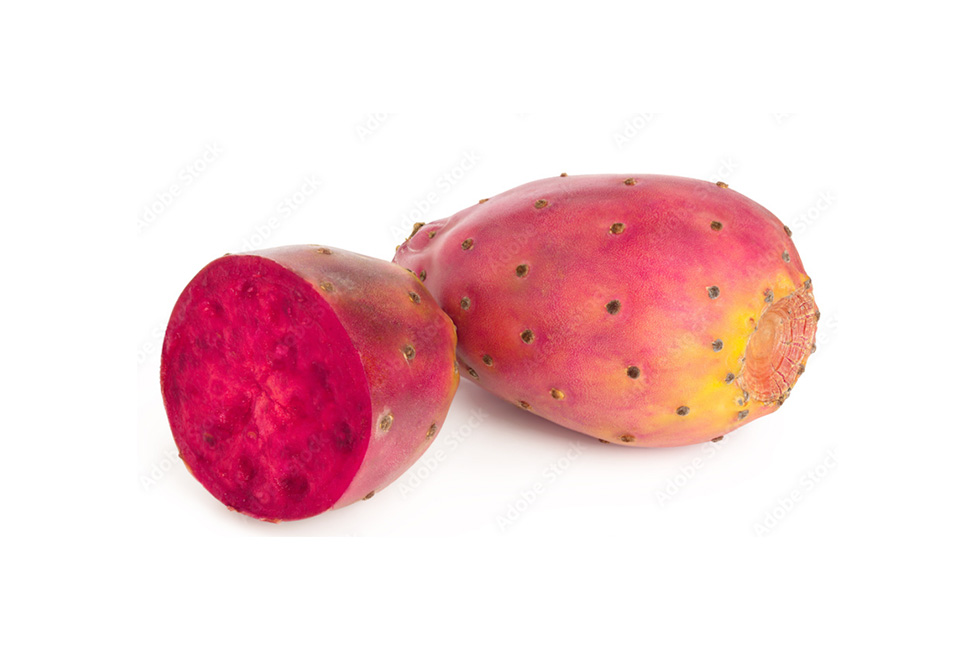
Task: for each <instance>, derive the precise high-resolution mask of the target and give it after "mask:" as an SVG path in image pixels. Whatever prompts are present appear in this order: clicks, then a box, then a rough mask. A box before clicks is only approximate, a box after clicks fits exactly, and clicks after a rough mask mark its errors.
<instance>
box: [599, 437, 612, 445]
mask: <svg viewBox="0 0 975 650" xmlns="http://www.w3.org/2000/svg"><path fill="white" fill-rule="evenodd" d="M596 440H598V441H599V442H601V443H603V444H604V445H608V444H610V442H609V440H603V439H602V438H596Z"/></svg>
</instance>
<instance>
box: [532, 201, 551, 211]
mask: <svg viewBox="0 0 975 650" xmlns="http://www.w3.org/2000/svg"><path fill="white" fill-rule="evenodd" d="M546 205H548V201H546V200H545V199H538V200H537V201H535V209H537V210H541V209H542V208H544V207H545V206H546Z"/></svg>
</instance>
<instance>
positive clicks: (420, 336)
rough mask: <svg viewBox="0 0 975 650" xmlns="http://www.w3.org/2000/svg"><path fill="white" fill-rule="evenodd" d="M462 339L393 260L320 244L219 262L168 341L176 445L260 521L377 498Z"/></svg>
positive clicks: (407, 453) (408, 456)
mask: <svg viewBox="0 0 975 650" xmlns="http://www.w3.org/2000/svg"><path fill="white" fill-rule="evenodd" d="M456 342H457V339H456V333H455V329H454V326H453V324H452V323H451V322H450V319H448V318H447V316H446V315H445V314H444V313H443V311H441V310H440V308H439V307H437V304H436V302H435V301H434V300H433V298H432V297H431V296H430V294H429V293H428V292H427V290H426V289H425V288H424V287H423V285H422V284H421V283H420V282H419V281H418V280H417V279H416V278H415V277H414V276H413V275H411V274H410V273H408V272H406V271H405V270H403V269H402V268H400V267H398V266H396V265H394V264H390V263H389V262H385V261H381V260H377V259H373V258H370V257H364V256H362V255H357V254H355V253H350V252H347V251H343V250H339V249H337V248H331V249H329V248H322V247H319V246H289V247H284V248H273V249H270V250H264V251H258V252H255V253H251V254H247V255H227V256H224V257H221V258H219V259H217V260H216V261H214V262H211V263H210V264H209V265H207V266H206V268H204V269H203V270H202V271H200V272H199V274H197V276H196V277H195V278H193V280H192V281H191V282H190V283H189V285H187V287H186V288H185V289H184V290H183V293H182V294H181V295H180V297H179V299H178V301H177V302H176V307H175V308H174V309H173V313H172V316H171V318H170V320H169V326H168V328H167V330H166V337H165V340H164V342H163V351H162V370H161V379H162V393H163V399H164V401H165V405H166V413H167V415H168V416H169V423H170V426H171V428H172V431H173V437H174V438H175V440H176V446H177V447H178V448H179V453H180V456H181V457H182V459H183V461H184V462H185V464H186V466H187V468H189V470H190V472H191V473H192V474H193V476H195V477H196V478H197V480H199V482H200V483H202V484H203V486H204V487H205V488H206V489H207V490H209V491H210V493H211V494H213V496H215V497H216V498H217V499H219V500H220V501H221V502H223V503H224V504H225V505H227V506H228V507H229V508H231V509H232V510H237V511H240V512H242V513H244V514H247V515H250V516H252V517H256V518H259V519H265V520H271V521H280V520H290V519H301V518H304V517H310V516H312V515H316V514H318V513H321V512H323V511H325V510H328V509H331V508H338V507H341V506H345V505H347V504H349V503H352V502H354V501H358V500H360V499H364V498H369V497H371V496H372V495H373V494H374V493H375V492H376V491H377V490H381V489H382V488H383V487H385V486H386V485H388V484H389V483H391V482H392V481H393V480H394V479H395V478H396V477H398V476H399V475H400V474H402V473H403V471H405V470H406V469H407V468H408V467H409V466H410V465H411V464H412V463H413V462H414V461H416V460H417V459H418V458H419V457H420V455H421V454H422V453H423V452H424V450H426V448H427V447H428V446H429V445H430V443H431V441H432V440H433V438H434V436H435V435H436V434H437V431H438V429H439V428H440V426H441V425H442V424H443V421H444V417H445V416H446V414H447V408H448V407H449V405H450V402H451V399H453V396H454V392H455V391H456V389H457V384H458V382H459V375H458V371H457V364H456V362H455V358H454V353H455V346H456Z"/></svg>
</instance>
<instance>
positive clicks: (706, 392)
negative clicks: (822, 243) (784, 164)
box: [393, 174, 819, 447]
mask: <svg viewBox="0 0 975 650" xmlns="http://www.w3.org/2000/svg"><path fill="white" fill-rule="evenodd" d="M393 261H394V262H397V263H398V264H401V265H402V266H404V267H406V268H408V269H410V270H412V271H413V272H414V273H416V274H417V276H418V277H419V278H420V279H421V280H423V281H424V283H425V285H426V287H427V289H429V290H430V292H431V293H432V294H433V296H434V297H435V298H436V299H437V301H438V302H439V303H440V305H441V307H442V308H443V309H444V311H446V312H447V314H448V315H449V316H450V317H451V318H452V319H453V321H454V323H455V324H456V326H457V332H458V351H457V356H458V359H459V360H460V361H461V363H462V365H463V366H464V369H465V371H466V373H467V375H468V377H469V378H470V379H472V380H473V381H474V382H476V383H478V384H480V385H481V386H482V387H484V388H486V389H487V390H489V391H491V392H493V393H495V394H496V395H498V396H500V397H502V398H503V399H505V400H508V401H509V402H512V403H513V404H516V405H518V406H519V407H521V408H523V409H526V410H528V411H531V412H532V413H535V414H537V415H540V416H542V417H544V418H547V419H549V420H552V421H553V422H557V423H559V424H561V425H564V426H566V427H569V428H571V429H575V430H576V431H581V432H583V433H586V434H588V435H591V436H595V437H597V438H599V439H601V440H603V441H606V442H612V443H617V444H624V445H634V446H646V447H656V446H675V445H686V444H692V443H698V442H704V441H707V440H711V439H714V438H716V437H718V436H722V435H724V434H725V433H728V432H729V431H731V430H733V429H736V428H737V427H739V426H741V425H743V424H745V423H747V422H749V421H751V420H754V419H755V418H758V417H761V416H763V415H767V414H769V413H771V412H773V411H775V410H776V409H777V408H778V407H779V406H780V405H781V404H782V402H783V401H784V400H785V399H786V398H787V397H788V396H789V393H790V391H791V390H792V387H793V385H794V384H795V382H796V380H797V379H798V377H799V375H800V374H802V372H803V371H804V369H805V364H806V360H807V358H808V357H809V354H810V353H811V352H812V351H813V350H814V348H815V333H816V321H817V320H818V319H819V312H818V310H817V308H816V303H815V301H814V300H813V294H812V286H811V281H810V279H809V276H808V275H806V272H805V270H804V269H803V266H802V262H801V261H800V260H799V254H798V252H797V251H796V248H795V246H794V245H793V243H792V240H791V233H790V231H789V229H788V228H787V227H786V226H784V225H783V224H782V222H780V221H779V220H778V219H777V218H776V217H775V216H774V215H772V213H770V212H769V211H768V210H766V209H765V208H763V207H762V206H760V205H758V204H757V203H755V202H753V201H751V200H749V199H748V198H746V197H744V196H742V195H741V194H738V193H737V192H735V191H733V190H731V189H730V188H728V186H727V185H726V184H725V183H717V184H715V183H707V182H704V181H698V180H692V179H687V178H678V177H673V176H652V175H643V176H632V177H630V176H612V175H600V176H578V177H572V176H566V175H565V174H563V175H562V176H560V177H556V178H551V179H546V180H540V181H536V182H533V183H528V184H526V185H522V186H520V187H517V188H515V189H512V190H510V191H507V192H504V193H502V194H499V195H497V196H494V197H491V198H490V199H483V200H481V202H480V203H478V204H476V205H473V206H471V207H469V208H467V209H466V210H463V211H461V212H459V213H457V214H456V215H454V216H453V217H450V218H449V219H445V220H441V221H436V222H433V223H428V224H417V227H416V228H415V229H414V232H413V234H412V235H411V236H410V238H409V239H408V240H407V242H406V243H405V244H403V245H402V246H400V247H399V249H398V250H397V253H396V256H395V258H394V260H393Z"/></svg>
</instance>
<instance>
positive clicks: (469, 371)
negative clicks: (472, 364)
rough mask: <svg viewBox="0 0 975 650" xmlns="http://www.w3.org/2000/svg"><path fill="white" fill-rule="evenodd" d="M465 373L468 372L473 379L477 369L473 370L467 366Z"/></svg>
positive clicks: (475, 376)
mask: <svg viewBox="0 0 975 650" xmlns="http://www.w3.org/2000/svg"><path fill="white" fill-rule="evenodd" d="M467 374H469V375H470V376H471V377H473V378H474V379H477V371H476V370H474V369H473V368H468V369H467Z"/></svg>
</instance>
